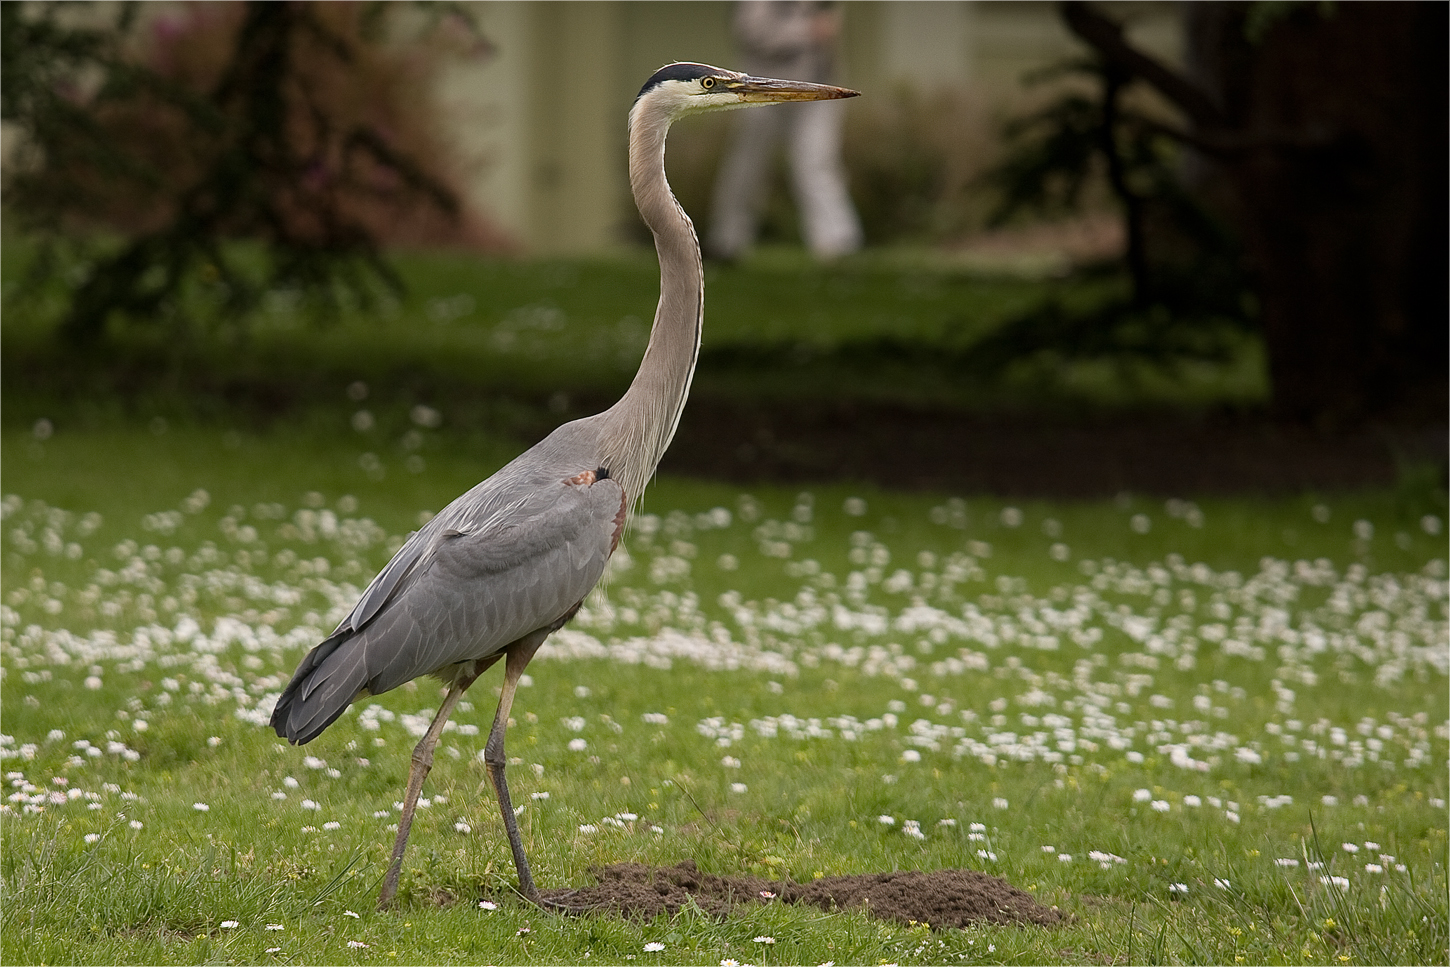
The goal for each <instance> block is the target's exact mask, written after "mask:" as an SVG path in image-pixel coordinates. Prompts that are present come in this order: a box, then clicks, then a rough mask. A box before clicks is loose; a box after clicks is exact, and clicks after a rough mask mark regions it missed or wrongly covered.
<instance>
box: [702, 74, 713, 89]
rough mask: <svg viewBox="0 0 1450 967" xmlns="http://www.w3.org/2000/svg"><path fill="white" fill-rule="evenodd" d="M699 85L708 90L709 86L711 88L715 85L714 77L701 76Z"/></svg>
mask: <svg viewBox="0 0 1450 967" xmlns="http://www.w3.org/2000/svg"><path fill="white" fill-rule="evenodd" d="M700 86H701V87H703V88H704V89H705V90H707V91H708V90H710V88H712V87H714V86H715V78H713V77H702V78H701V79H700Z"/></svg>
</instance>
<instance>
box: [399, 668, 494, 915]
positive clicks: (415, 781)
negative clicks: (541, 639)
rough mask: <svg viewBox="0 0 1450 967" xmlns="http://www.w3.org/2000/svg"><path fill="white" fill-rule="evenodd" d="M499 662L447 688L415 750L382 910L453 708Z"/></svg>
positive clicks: (401, 869)
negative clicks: (431, 721) (489, 668)
mask: <svg viewBox="0 0 1450 967" xmlns="http://www.w3.org/2000/svg"><path fill="white" fill-rule="evenodd" d="M497 660H498V659H497V658H496V657H495V658H491V659H483V660H481V661H478V662H475V663H474V666H473V670H472V671H471V672H469V673H468V674H465V675H460V676H459V677H458V678H455V679H454V680H453V684H452V685H450V686H448V694H447V695H445V696H444V697H443V704H442V705H441V706H439V708H438V714H437V715H435V716H433V724H432V725H430V726H428V731H427V733H426V734H424V736H423V738H422V739H420V740H419V742H418V745H417V746H416V747H415V748H414V749H413V765H412V768H411V769H410V771H409V772H408V792H407V794H406V795H404V796H403V814H402V815H401V816H399V817H398V838H397V839H396V840H395V841H394V842H393V859H392V862H391V863H390V864H389V865H388V873H387V876H385V877H383V891H382V893H380V894H379V895H378V908H379V909H383V908H386V907H387V906H388V905H389V904H391V903H392V902H393V895H394V894H396V893H397V892H398V876H399V875H400V874H401V873H402V871H403V852H404V851H405V850H406V849H407V848H408V832H409V831H410V830H411V829H412V828H413V813H414V812H415V811H416V810H417V808H418V796H419V795H421V794H422V792H423V780H424V779H426V778H427V777H428V771H429V770H430V769H432V768H433V748H434V747H435V746H436V745H438V737H439V736H441V735H442V734H443V726H444V725H446V724H447V723H448V716H450V715H452V714H453V707H454V706H455V705H457V704H458V700H459V699H460V698H461V697H462V696H463V693H464V692H466V691H468V686H470V685H472V684H473V682H474V680H475V679H476V678H478V676H479V675H481V674H483V672H484V670H485V669H487V668H488V667H489V666H490V665H492V664H493V663H494V662H495V661H497Z"/></svg>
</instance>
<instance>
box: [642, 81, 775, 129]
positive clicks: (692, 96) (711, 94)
mask: <svg viewBox="0 0 1450 967" xmlns="http://www.w3.org/2000/svg"><path fill="white" fill-rule="evenodd" d="M722 73H724V72H723V71H722ZM735 76H736V77H739V78H744V77H745V76H746V75H744V74H737V75H735ZM639 101H640V103H643V102H645V101H649V102H651V103H652V104H658V105H659V106H660V107H661V108H663V109H664V110H666V111H667V112H668V113H669V115H670V116H671V117H672V118H680V117H683V116H685V115H687V114H700V113H702V112H705V111H721V110H729V109H730V108H736V107H745V106H746V105H747V104H749V103H750V102H749V101H746V100H745V99H744V97H743V96H742V95H740V94H738V93H736V92H734V91H729V90H726V89H725V88H724V85H722V84H720V83H719V79H718V78H714V77H702V78H697V79H695V80H689V81H662V82H660V83H659V84H656V85H655V86H654V87H653V88H651V89H650V90H649V92H648V93H646V94H645V95H644V96H643V97H641V98H640V99H639ZM636 107H638V104H636Z"/></svg>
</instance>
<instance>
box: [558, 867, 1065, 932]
mask: <svg viewBox="0 0 1450 967" xmlns="http://www.w3.org/2000/svg"><path fill="white" fill-rule="evenodd" d="M590 872H591V873H593V875H594V878H595V879H596V880H597V881H598V882H597V883H596V884H595V885H594V886H585V887H579V888H576V889H562V890H544V891H543V895H544V899H545V900H552V901H554V902H556V903H558V904H560V905H562V906H563V907H564V908H565V910H566V911H567V912H571V913H580V914H583V913H596V912H600V913H602V912H611V913H619V914H621V915H623V916H626V917H632V918H637V919H641V920H647V919H650V918H651V917H655V916H658V915H659V914H661V913H669V914H675V913H678V912H679V911H680V910H681V909H682V908H684V907H686V906H688V905H689V904H691V903H693V904H694V905H696V906H697V907H699V908H700V909H701V910H703V911H704V912H706V913H708V914H710V915H712V916H721V917H723V916H726V915H728V914H729V913H730V912H731V911H732V910H733V909H734V908H735V907H737V906H739V905H741V904H747V903H809V904H811V905H812V906H816V907H820V908H821V909H823V910H854V909H863V910H866V911H867V912H868V913H870V914H871V915H872V916H876V917H880V918H881V919H883V920H894V921H897V922H899V923H924V924H928V925H930V926H931V927H933V928H935V929H944V928H948V927H965V926H967V925H969V924H972V923H1003V924H1006V923H1017V924H1033V925H1037V926H1053V925H1055V924H1058V923H1061V922H1062V920H1063V916H1062V914H1061V913H1059V912H1058V911H1057V910H1056V909H1053V908H1051V907H1046V906H1043V905H1042V904H1041V903H1038V902H1037V900H1035V899H1034V898H1033V897H1032V896H1031V895H1030V894H1028V893H1025V892H1023V891H1022V890H1019V889H1017V888H1016V887H1014V886H1012V885H1011V884H1010V883H1008V882H1007V881H1006V880H1004V879H1001V878H1000V877H996V876H989V875H987V874H986V873H979V872H977V871H975V870H935V871H931V872H923V871H919V870H906V871H900V872H895V873H859V874H849V875H842V876H826V877H822V878H821V879H819V880H815V881H813V882H811V883H793V882H791V881H789V880H767V879H763V878H760V877H755V876H745V875H741V876H718V875H716V874H714V873H705V872H702V871H701V870H700V869H699V868H698V867H696V865H695V862H694V861H693V860H685V861H683V862H681V863H677V864H675V865H674V866H663V867H651V866H645V865H643V864H641V863H612V864H610V865H608V866H605V867H596V868H594V869H592V870H591V871H590Z"/></svg>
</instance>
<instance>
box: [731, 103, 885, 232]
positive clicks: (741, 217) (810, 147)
mask: <svg viewBox="0 0 1450 967" xmlns="http://www.w3.org/2000/svg"><path fill="white" fill-rule="evenodd" d="M844 107H845V105H844V104H843V103H842V102H840V101H816V102H812V103H801V104H781V105H779V106H772V107H761V108H751V109H747V110H744V111H741V112H740V115H739V120H738V121H737V122H736V127H735V132H734V138H733V141H732V143H731V146H730V150H729V151H728V152H727V153H726V155H725V159H724V161H723V162H722V167H721V169H720V173H719V175H718V177H717V178H716V179H715V198H714V204H713V206H712V208H711V212H710V232H709V236H708V239H707V243H708V247H709V250H710V254H711V255H714V256H716V257H719V258H734V257H736V256H738V255H740V254H741V253H742V252H743V251H744V250H745V249H747V248H749V247H750V245H751V243H753V242H754V241H755V232H756V225H757V223H758V222H759V220H760V213H761V209H762V208H763V207H764V205H765V200H766V194H767V192H768V190H769V183H770V165H771V159H772V157H773V155H774V153H775V147H776V145H777V143H778V142H779V141H780V137H781V134H782V132H784V133H785V135H786V136H787V138H788V139H789V148H790V161H791V186H792V188H793V189H794V193H795V200H796V207H797V208H798V209H799V210H800V216H801V229H802V232H803V233H804V235H805V241H806V245H807V246H808V247H809V248H810V250H811V252H812V253H813V254H815V255H816V256H818V257H820V258H832V257H835V256H838V255H844V254H846V253H847V252H854V251H856V250H857V249H858V248H860V247H861V223H860V220H859V219H858V218H857V217H856V209H855V207H854V206H853V205H852V204H851V196H850V194H849V193H848V192H847V190H846V170H845V166H844V165H843V164H842V163H841V122H842V119H843V114H842V111H843V109H844Z"/></svg>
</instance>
